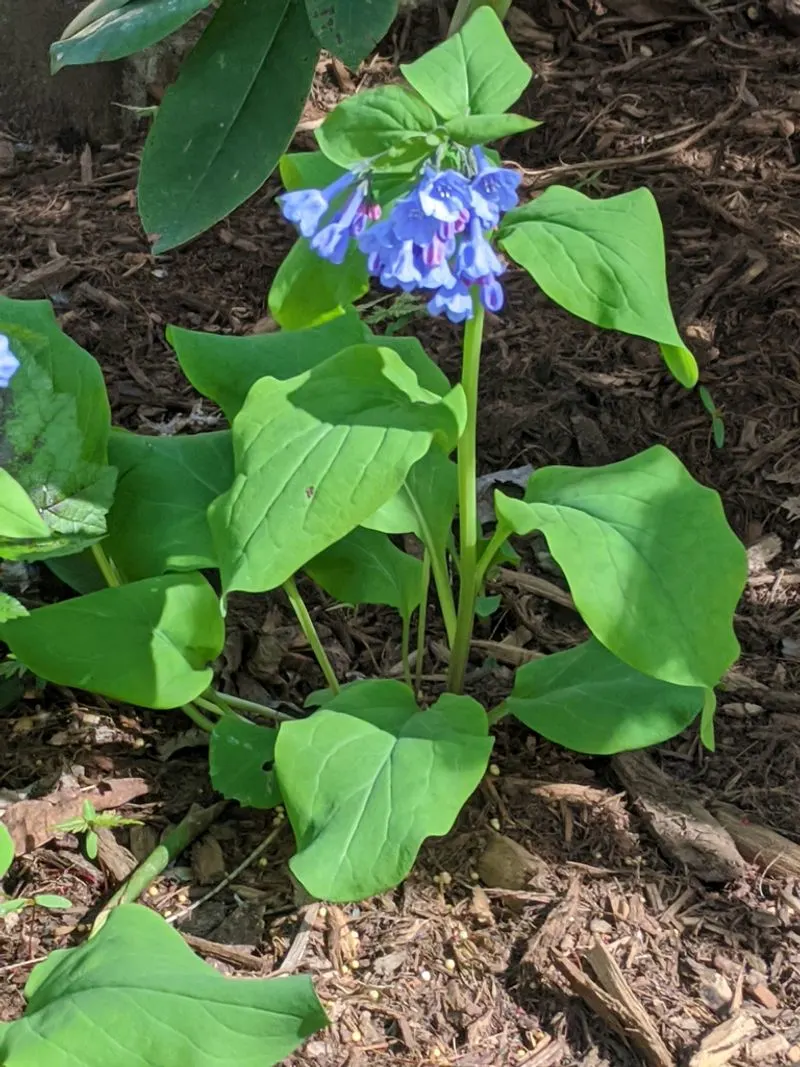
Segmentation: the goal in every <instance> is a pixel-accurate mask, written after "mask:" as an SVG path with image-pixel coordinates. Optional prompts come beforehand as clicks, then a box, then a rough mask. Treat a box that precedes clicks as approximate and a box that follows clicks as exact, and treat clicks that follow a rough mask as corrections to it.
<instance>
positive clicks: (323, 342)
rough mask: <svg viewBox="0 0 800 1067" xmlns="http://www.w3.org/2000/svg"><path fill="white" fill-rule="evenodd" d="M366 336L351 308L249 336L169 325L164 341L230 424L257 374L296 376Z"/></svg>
mask: <svg viewBox="0 0 800 1067" xmlns="http://www.w3.org/2000/svg"><path fill="white" fill-rule="evenodd" d="M369 337H370V332H369V330H368V329H367V328H366V326H364V325H363V324H362V323H361V320H360V319H359V317H358V315H357V314H356V312H355V311H354V310H353V309H352V308H348V309H347V311H346V312H345V313H344V314H343V315H339V316H337V317H336V318H334V319H331V320H330V322H326V323H324V324H323V325H322V326H315V327H313V328H312V329H308V330H294V331H290V330H281V331H278V332H277V333H262V334H256V335H254V336H252V337H224V336H220V335H219V334H216V333H199V332H197V331H195V330H184V329H182V328H181V327H179V326H168V327H167V341H168V342H169V343H170V344H171V345H172V347H173V348H174V349H175V355H176V356H177V357H178V362H179V363H180V365H181V370H182V371H183V373H184V374H185V375H186V377H187V378H188V379H189V381H190V382H191V383H192V385H193V386H194V388H195V389H196V390H197V391H198V393H202V394H203V396H207V397H208V398H209V400H213V401H214V403H215V404H218V405H219V406H220V407H221V408H222V410H223V412H224V413H225V418H226V419H227V420H228V422H233V419H234V417H235V416H236V415H237V414H238V412H239V411H240V410H241V407H242V405H243V404H244V402H245V398H246V397H247V394H248V392H249V391H250V386H251V385H254V384H255V383H256V382H257V381H258V379H259V378H266V377H270V378H278V379H280V380H284V379H286V378H294V376H295V375H296V374H302V373H303V371H307V370H310V369H311V368H312V367H316V365H317V364H318V363H322V362H323V360H325V359H327V358H328V357H329V356H333V355H335V354H336V353H337V352H341V350H342V349H343V348H347V347H348V346H349V345H355V344H358V343H359V342H360V341H366V340H368V339H369Z"/></svg>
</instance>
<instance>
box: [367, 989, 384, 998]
mask: <svg viewBox="0 0 800 1067" xmlns="http://www.w3.org/2000/svg"><path fill="white" fill-rule="evenodd" d="M369 999H370V1000H380V999H381V995H380V993H379V992H378V990H377V989H370V991H369Z"/></svg>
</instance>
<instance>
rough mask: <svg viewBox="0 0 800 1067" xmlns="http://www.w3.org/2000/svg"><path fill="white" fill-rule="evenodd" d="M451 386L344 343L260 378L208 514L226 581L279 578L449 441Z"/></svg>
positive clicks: (245, 587) (260, 582) (458, 415)
mask: <svg viewBox="0 0 800 1067" xmlns="http://www.w3.org/2000/svg"><path fill="white" fill-rule="evenodd" d="M462 420H463V392H462V391H461V390H460V388H456V389H454V390H452V391H451V392H450V393H449V394H448V395H447V396H446V397H445V398H440V397H439V396H437V395H436V394H435V393H432V392H430V391H428V390H426V389H423V388H422V387H421V386H420V385H419V383H418V380H417V377H416V375H415V374H414V372H413V371H411V370H410V369H409V368H408V367H407V366H406V365H405V363H403V361H402V360H401V359H400V357H399V356H398V355H397V354H396V353H395V352H393V351H391V349H388V348H378V347H376V346H372V345H356V346H353V347H352V348H347V349H345V350H344V351H342V352H339V353H337V355H335V356H332V357H331V358H330V359H327V360H325V362H324V363H321V364H319V365H318V366H317V367H314V368H312V369H311V370H309V371H307V372H305V373H304V374H301V375H298V376H297V377H295V378H292V379H290V380H288V381H283V382H279V381H276V380H275V379H274V378H262V379H260V380H259V381H258V382H256V384H255V385H254V386H253V387H252V388H251V390H250V392H249V394H248V397H247V401H246V403H245V405H244V407H243V408H242V410H241V411H240V412H239V414H238V415H237V416H236V419H235V420H234V423H233V439H234V455H235V469H236V477H235V480H234V483H233V486H232V488H231V490H230V492H228V493H226V494H225V495H224V496H222V497H220V498H219V499H218V500H216V501H215V502H214V504H212V506H211V509H210V512H209V518H210V522H211V529H212V534H213V536H214V541H215V544H216V546H217V553H218V559H219V562H220V569H221V571H222V577H223V585H224V587H225V589H226V591H231V590H233V589H239V590H242V591H245V592H247V591H249V592H261V591H265V590H268V589H274V588H276V587H277V586H279V585H281V584H283V582H285V581H287V579H288V578H290V577H291V576H292V575H293V574H294V573H295V572H296V571H297V570H299V569H300V568H301V567H303V566H304V565H305V564H306V563H308V561H309V560H311V559H313V558H314V557H315V556H317V555H319V554H320V553H321V552H323V551H324V550H325V549H326V548H328V547H329V546H330V545H332V544H334V543H335V542H336V541H339V540H341V538H342V537H344V536H345V535H346V534H348V533H349V532H350V531H351V530H353V529H355V527H356V526H359V525H360V524H361V522H362V521H363V520H364V519H366V518H368V516H369V515H371V514H372V513H373V512H374V511H376V510H377V508H378V507H380V505H381V504H382V503H384V501H386V500H387V499H389V498H390V497H391V496H392V495H393V494H394V493H396V492H397V490H398V489H399V488H400V486H401V485H402V483H403V481H404V480H405V477H406V475H407V473H408V471H409V469H410V468H411V467H412V466H413V464H414V463H415V462H416V461H417V460H418V459H420V458H421V457H422V456H423V455H424V454H425V453H426V452H427V451H428V450H429V448H430V447H431V445H432V444H433V442H434V440H437V441H440V442H441V443H442V445H443V446H444V447H446V448H451V447H452V446H453V443H454V442H455V441H456V440H457V438H458V435H459V433H460V427H461V426H462V425H463V421H462Z"/></svg>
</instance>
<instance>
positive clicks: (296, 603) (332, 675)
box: [283, 578, 339, 693]
mask: <svg viewBox="0 0 800 1067" xmlns="http://www.w3.org/2000/svg"><path fill="white" fill-rule="evenodd" d="M283 588H284V589H285V590H286V595H287V596H288V598H289V603H290V604H291V605H292V607H293V608H294V613H295V615H296V616H297V621H298V622H299V623H300V628H301V630H302V631H303V633H304V634H305V638H306V641H308V643H309V645H311V651H312V652H313V653H314V655H315V656H316V658H317V663H318V664H319V666H320V670H321V671H322V673H323V674H324V675H325V681H326V682H327V683H328V686H329V687H330V689H331V690H332V691H333V692H334V693H338V692H339V682H338V679H337V678H336V672H335V671H334V669H333V667H332V666H331V661H330V660H329V659H328V655H327V653H326V651H325V649H324V648H323V647H322V642H321V641H320V639H319V634H318V633H317V631H316V629H315V627H314V623H313V620H312V618H311V616H310V615H309V613H308V608H307V607H306V604H305V601H304V600H303V598H302V597H301V596H300V592H299V590H298V588H297V583H296V582H295V580H294V578H290V579H289V580H288V582H284V583H283Z"/></svg>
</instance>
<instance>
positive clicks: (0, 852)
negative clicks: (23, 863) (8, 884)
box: [0, 822, 14, 881]
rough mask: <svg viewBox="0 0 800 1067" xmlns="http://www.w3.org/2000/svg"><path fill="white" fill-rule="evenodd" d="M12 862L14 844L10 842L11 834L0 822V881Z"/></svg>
mask: <svg viewBox="0 0 800 1067" xmlns="http://www.w3.org/2000/svg"><path fill="white" fill-rule="evenodd" d="M13 862H14V842H13V841H12V840H11V834H10V833H9V832H8V830H6V828H5V826H4V825H3V823H1V822H0V881H2V879H3V878H5V876H6V875H7V874H8V871H9V868H10V867H11V864H12V863H13Z"/></svg>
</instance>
